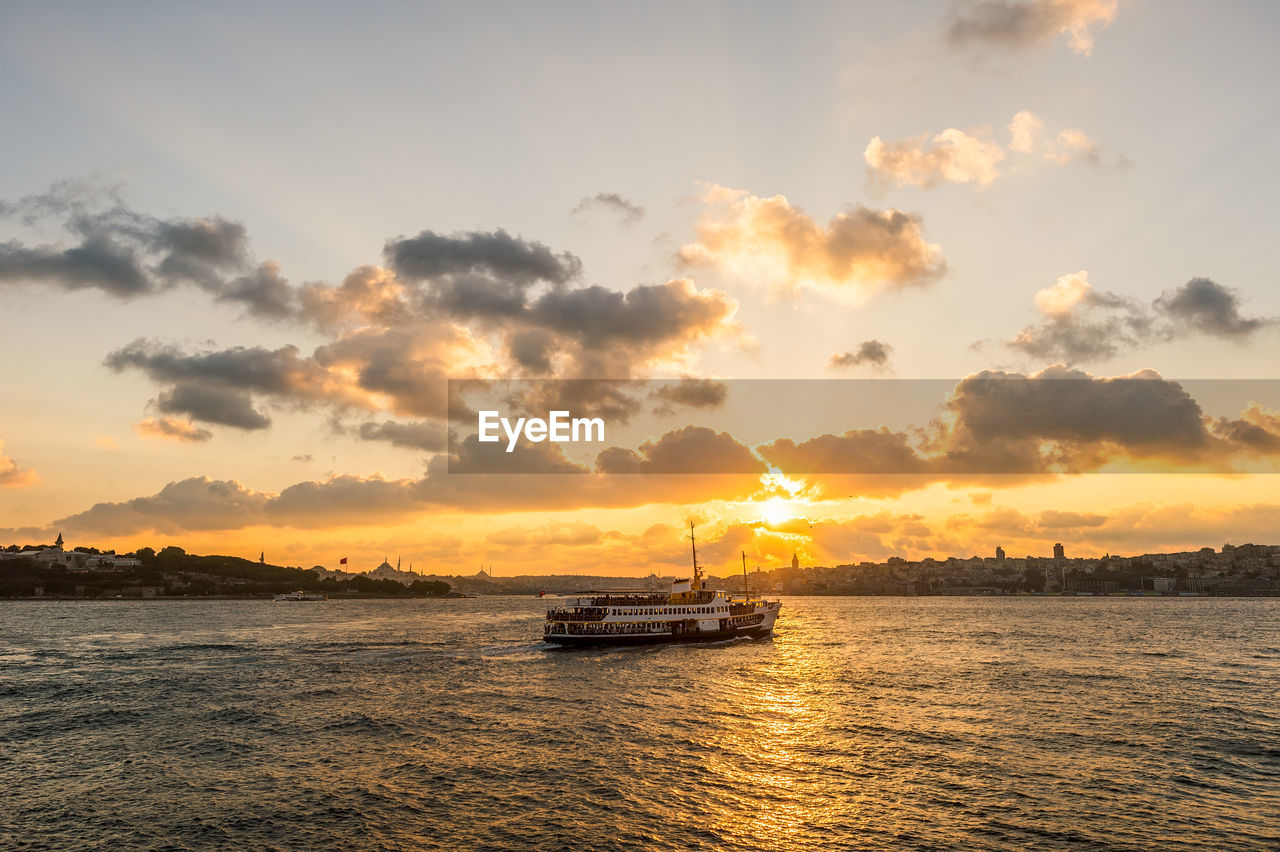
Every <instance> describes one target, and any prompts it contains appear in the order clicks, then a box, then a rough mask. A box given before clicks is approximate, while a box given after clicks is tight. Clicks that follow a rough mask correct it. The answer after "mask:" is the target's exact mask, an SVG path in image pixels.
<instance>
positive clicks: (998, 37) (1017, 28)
mask: <svg viewBox="0 0 1280 852" xmlns="http://www.w3.org/2000/svg"><path fill="white" fill-rule="evenodd" d="M1115 14H1116V0H1022V2H1015V0H981V2H976V3H969V4H967V5H966V6H964V7H963V8H962V9H961V10H960V12H959V13H957V14H956V15H955V16H953V17H952V19H951V23H950V25H949V26H948V28H947V38H948V40H949V41H950V42H951V43H952V44H953V45H956V46H977V45H984V46H991V47H998V48H1004V49H1007V50H1018V49H1023V48H1027V47H1033V46H1036V45H1041V44H1046V43H1048V42H1050V41H1052V40H1053V38H1054V37H1056V36H1057V35H1059V34H1060V33H1061V34H1066V35H1067V36H1068V40H1069V46H1070V47H1071V50H1072V51H1074V52H1075V53H1079V54H1083V55H1085V56H1088V55H1089V53H1090V52H1091V51H1092V50H1093V31H1092V28H1093V27H1095V26H1096V27H1098V28H1099V29H1100V28H1102V27H1105V26H1107V25H1108V24H1110V23H1111V21H1112V19H1114V18H1115Z"/></svg>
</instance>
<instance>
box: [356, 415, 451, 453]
mask: <svg viewBox="0 0 1280 852" xmlns="http://www.w3.org/2000/svg"><path fill="white" fill-rule="evenodd" d="M353 431H354V433H355V434H356V435H357V436H358V437H359V438H360V439H361V440H364V441H385V442H386V443H388V444H391V445H393V446H396V447H403V448H405V449H409V450H424V451H426V452H429V453H438V452H444V450H445V449H446V448H447V444H448V440H449V434H448V430H447V429H446V428H445V427H444V425H443V424H441V423H437V422H433V421H429V420H415V421H410V422H401V421H396V420H384V421H382V422H381V423H375V422H370V423H361V424H360V425H359V426H357V427H355V429H354V430H353Z"/></svg>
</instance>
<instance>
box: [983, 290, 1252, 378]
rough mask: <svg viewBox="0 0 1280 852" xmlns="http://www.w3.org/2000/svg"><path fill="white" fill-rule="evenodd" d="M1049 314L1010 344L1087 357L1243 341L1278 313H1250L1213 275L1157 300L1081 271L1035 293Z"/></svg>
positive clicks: (1036, 354) (1039, 353)
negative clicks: (1194, 340)
mask: <svg viewBox="0 0 1280 852" xmlns="http://www.w3.org/2000/svg"><path fill="white" fill-rule="evenodd" d="M1035 304H1036V307H1037V309H1039V311H1040V313H1041V314H1042V315H1043V317H1044V319H1043V320H1042V321H1041V322H1039V323H1035V324H1033V325H1029V326H1027V327H1026V328H1024V329H1023V330H1022V331H1020V332H1019V333H1018V334H1017V335H1016V336H1015V337H1013V338H1012V339H1010V340H1008V341H1006V345H1007V346H1008V347H1009V348H1011V349H1014V350H1017V351H1020V352H1022V353H1024V354H1026V355H1029V356H1031V357H1033V358H1042V359H1046V360H1062V361H1065V362H1067V363H1069V364H1079V363H1088V362H1091V361H1100V360H1105V359H1107V358H1110V357H1113V356H1114V355H1116V354H1117V353H1119V352H1121V351H1132V350H1133V349H1136V348H1139V347H1142V346H1147V345H1150V344H1152V343H1158V342H1161V341H1166V340H1175V339H1182V338H1185V337H1187V336H1189V335H1194V334H1206V335H1210V336H1213V337H1218V338H1220V339H1225V340H1232V341H1235V342H1244V341H1246V340H1248V339H1249V338H1250V337H1252V336H1253V335H1254V334H1255V333H1256V332H1258V331H1260V330H1262V329H1264V328H1268V327H1275V325H1276V320H1275V319H1268V318H1260V317H1244V316H1242V315H1241V313H1240V298H1239V296H1238V294H1237V293H1236V292H1235V291H1234V290H1231V289H1230V288H1227V287H1224V286H1222V285H1221V284H1218V283H1217V282H1215V281H1211V280H1210V279H1208V278H1193V279H1191V280H1190V281H1188V282H1187V283H1186V284H1184V285H1182V286H1181V287H1177V288H1174V289H1172V290H1167V291H1165V293H1164V294H1163V295H1161V296H1160V297H1159V298H1157V299H1155V300H1154V301H1152V302H1151V303H1150V304H1146V303H1142V302H1139V301H1137V300H1134V299H1129V298H1126V297H1124V296H1120V295H1118V294H1115V293H1108V292H1105V291H1100V290H1096V289H1094V288H1093V286H1092V285H1091V284H1090V283H1089V273H1088V272H1087V271H1086V270H1080V271H1079V272H1074V273H1071V274H1069V275H1064V276H1062V277H1061V278H1059V279H1058V281H1057V283H1055V284H1054V285H1053V286H1052V287H1047V288H1045V289H1044V290H1041V291H1040V292H1038V293H1036V296H1035Z"/></svg>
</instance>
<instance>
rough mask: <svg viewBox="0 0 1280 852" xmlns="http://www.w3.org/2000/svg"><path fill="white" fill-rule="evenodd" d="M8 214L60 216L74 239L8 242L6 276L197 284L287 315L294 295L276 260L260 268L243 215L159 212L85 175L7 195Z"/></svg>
mask: <svg viewBox="0 0 1280 852" xmlns="http://www.w3.org/2000/svg"><path fill="white" fill-rule="evenodd" d="M0 218H8V219H13V220H17V221H19V222H21V223H23V224H26V225H34V224H37V223H48V222H51V221H53V222H56V223H57V224H58V225H59V227H60V228H61V229H62V231H63V235H64V237H65V240H64V242H69V243H71V244H70V245H28V244H26V243H24V242H22V241H20V240H9V241H8V242H5V243H0V283H39V284H44V285H46V286H52V287H57V288H60V289H64V290H81V289H86V288H92V289H97V290H101V291H102V292H104V293H107V294H109V295H112V296H116V297H118V298H124V299H128V298H133V297H137V296H143V295H150V294H156V293H160V292H164V291H166V290H169V289H171V288H173V287H177V286H181V285H191V286H195V287H198V288H200V289H201V290H204V291H206V292H208V293H210V294H211V295H213V296H214V298H216V299H218V300H219V301H224V302H229V303H233V304H237V305H239V306H240V307H242V308H244V309H245V310H246V312H247V313H249V314H250V315H254V316H260V317H265V318H271V319H281V318H283V317H286V316H288V315H289V313H290V310H291V307H290V305H291V301H292V294H291V292H290V291H289V288H288V286H287V284H286V283H285V282H284V281H283V280H282V279H280V278H279V275H278V272H277V271H276V269H275V267H274V265H272V264H269V263H268V264H263V265H262V266H260V267H259V268H258V269H257V270H255V269H254V264H253V261H252V259H251V257H250V254H249V248H248V238H247V235H246V232H245V227H244V225H243V224H241V223H239V222H233V221H231V220H228V219H224V218H222V217H220V216H211V217H207V218H196V219H187V218H180V217H173V218H168V219H160V218H156V217H153V216H149V215H146V214H143V213H140V212H138V211H135V210H133V209H132V208H131V207H129V206H128V205H127V204H126V203H125V202H124V201H123V200H122V199H121V198H120V195H119V192H118V191H116V190H114V189H110V190H102V189H100V188H98V187H94V186H92V185H90V184H88V183H85V182H77V181H67V182H63V183H60V184H55V185H54V186H53V187H51V188H50V189H49V190H48V191H47V192H45V193H42V194H39V195H33V196H27V197H25V198H22V199H19V200H18V201H16V202H12V203H8V202H0Z"/></svg>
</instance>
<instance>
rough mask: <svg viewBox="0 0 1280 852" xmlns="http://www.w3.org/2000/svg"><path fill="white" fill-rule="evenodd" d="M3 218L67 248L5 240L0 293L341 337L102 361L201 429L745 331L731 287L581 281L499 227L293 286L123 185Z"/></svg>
mask: <svg viewBox="0 0 1280 852" xmlns="http://www.w3.org/2000/svg"><path fill="white" fill-rule="evenodd" d="M0 217H4V218H8V219H10V220H12V221H17V222H21V223H23V224H33V223H39V224H47V223H49V222H50V221H52V222H54V224H56V225H57V226H58V227H60V228H61V229H62V231H63V232H64V234H65V235H66V237H67V238H68V242H70V243H71V245H70V246H64V245H52V246H43V245H40V246H33V245H28V244H26V243H23V242H22V241H20V240H11V241H10V242H8V243H3V244H0V284H3V283H4V282H28V283H43V284H46V285H49V286H54V287H60V288H63V289H80V288H86V287H91V288H97V289H100V290H102V291H104V292H108V293H111V294H113V295H115V296H118V297H121V298H127V297H134V296H142V295H147V294H157V293H162V292H166V291H169V290H171V289H172V288H175V287H178V286H190V287H194V288H198V289H200V290H202V291H204V292H206V293H208V294H210V295H211V296H212V297H213V298H214V299H215V300H217V301H221V302H227V303H233V304H235V305H237V306H240V307H242V308H243V309H244V310H245V311H247V312H248V313H249V314H251V315H253V316H256V317H260V318H266V319H272V320H276V321H289V322H292V323H296V324H298V325H299V326H309V327H310V328H311V329H312V330H318V331H320V332H321V333H325V334H330V335H332V336H331V338H330V342H328V343H325V344H322V345H321V346H319V347H317V348H316V349H315V350H314V351H313V354H312V355H310V356H305V355H303V354H301V353H300V352H299V351H298V350H297V349H296V348H295V347H292V346H286V347H282V348H279V349H275V350H269V349H265V348H262V347H234V348H230V349H225V350H221V351H217V350H215V351H203V352H189V351H184V350H183V349H181V348H179V347H177V346H174V345H168V344H163V343H160V342H156V341H145V340H139V341H134V343H132V344H129V345H128V346H126V347H123V348H121V349H117V350H116V351H114V352H111V353H109V354H108V355H107V357H106V359H105V364H106V365H107V366H108V367H109V368H111V369H113V370H116V371H123V370H139V371H141V372H143V373H145V374H146V375H147V376H149V377H150V378H151V379H152V380H153V381H155V382H156V383H157V384H159V385H160V386H161V392H160V395H159V397H158V400H157V405H158V406H160V408H159V410H160V411H162V412H166V413H173V414H178V413H181V414H185V415H188V416H190V417H192V418H194V419H197V420H200V421H203V422H206V423H220V424H224V425H234V426H237V427H239V428H252V429H257V428H264V427H265V425H267V424H268V423H269V422H270V418H269V417H268V415H267V414H266V413H265V412H264V408H263V406H262V400H261V399H259V397H269V398H271V400H272V402H273V403H276V404H280V405H294V406H309V405H312V404H324V405H328V406H331V407H334V408H337V409H345V408H349V407H360V408H365V409H379V408H389V409H390V410H391V411H392V412H394V413H395V414H397V415H400V416H411V417H442V416H443V414H444V410H445V404H444V403H445V382H446V380H447V379H448V378H451V377H459V376H458V374H459V373H460V372H461V373H463V374H464V375H465V374H467V373H472V374H474V373H476V372H478V371H483V372H484V373H485V374H486V375H498V376H505V375H514V376H532V377H552V376H555V377H562V378H573V379H586V380H594V379H609V380H611V381H612V380H616V379H626V378H630V377H632V376H635V375H637V374H641V375H642V374H644V373H645V372H646V371H647V370H648V369H649V367H650V366H651V365H652V364H653V363H654V362H657V361H665V360H670V359H673V358H680V357H683V356H686V355H688V354H690V353H691V351H692V350H693V348H694V347H696V346H698V345H699V344H700V343H701V342H702V341H704V340H707V339H710V338H714V337H724V336H729V335H732V334H734V333H736V332H737V331H738V330H739V327H738V325H737V324H736V323H735V322H734V321H733V316H734V313H735V312H736V309H737V303H736V302H735V301H734V300H733V299H732V298H730V297H729V296H727V295H726V294H724V293H722V292H720V291H717V290H699V289H698V288H696V287H694V286H693V284H692V283H691V282H689V281H687V280H683V279H682V280H677V281H670V282H667V283H665V284H645V285H640V286H637V287H633V288H631V289H630V290H626V291H615V290H609V289H606V288H604V287H601V286H598V285H592V286H579V287H574V286H572V285H573V283H574V282H575V281H576V280H577V279H578V278H579V277H580V275H581V269H582V264H581V261H580V260H579V259H578V258H577V257H575V256H574V255H573V254H571V253H569V252H555V251H553V250H552V249H550V248H549V247H547V246H546V245H544V244H542V243H539V242H535V241H532V240H527V239H524V238H522V237H517V236H513V235H511V234H508V233H507V232H506V231H503V230H495V231H474V232H466V233H455V234H451V235H445V234H439V233H436V232H433V231H429V230H428V231H423V232H421V233H419V234H418V235H417V236H415V237H401V238H397V239H393V240H391V241H389V242H388V243H387V244H386V246H385V254H386V258H387V262H388V263H389V264H390V266H391V268H390V269H385V268H381V267H378V266H374V265H366V266H362V267H359V268H358V269H356V270H355V271H353V272H352V273H351V274H350V275H348V276H347V277H346V278H345V279H344V280H343V281H342V282H341V283H340V284H338V285H336V286H330V285H328V284H325V283H307V284H303V285H300V286H293V285H291V284H290V283H289V282H288V280H286V278H285V277H284V276H283V275H282V273H281V271H280V268H279V266H278V265H277V264H276V263H274V262H272V261H264V262H257V261H255V260H254V259H253V258H252V256H251V254H250V252H249V246H248V238H247V234H246V229H245V227H244V226H243V225H242V224H240V223H238V222H235V221H232V220H229V219H225V218H222V217H219V216H212V217H208V218H202V219H185V218H167V219H159V218H155V217H151V216H147V215H145V214H142V213H139V212H137V211H134V210H133V209H132V208H130V207H129V206H128V205H127V204H125V203H124V202H123V201H122V200H121V199H120V197H119V194H118V193H117V192H115V191H114V190H107V191H103V190H98V189H95V188H93V187H88V186H85V185H82V184H77V183H74V182H69V183H66V184H60V185H57V186H55V187H53V188H51V189H50V190H49V191H48V192H47V193H44V194H41V195H38V196H31V197H27V198H24V199H19V200H18V201H17V202H13V203H7V202H0ZM495 344H496V345H495ZM460 364H466V365H468V366H466V367H465V368H463V367H460V366H459V365H460ZM593 387H595V388H596V389H599V390H601V391H602V392H603V393H604V396H603V397H602V398H600V399H598V400H595V401H594V403H592V404H593V405H595V410H596V411H606V410H607V411H610V412H615V413H620V414H624V415H625V414H626V412H627V411H633V410H638V407H639V403H638V402H636V401H634V400H626V399H622V398H620V397H619V395H618V394H617V392H616V391H615V390H613V389H611V388H610V387H609V386H607V385H594V386H593Z"/></svg>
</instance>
